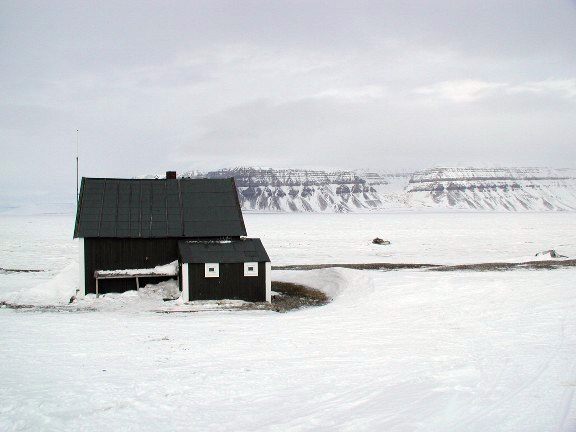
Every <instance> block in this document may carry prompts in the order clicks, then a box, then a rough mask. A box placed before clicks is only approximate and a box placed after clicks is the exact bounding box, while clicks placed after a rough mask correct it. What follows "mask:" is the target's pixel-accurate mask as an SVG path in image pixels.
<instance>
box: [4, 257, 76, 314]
mask: <svg viewBox="0 0 576 432" xmlns="http://www.w3.org/2000/svg"><path fill="white" fill-rule="evenodd" d="M77 287H78V263H77V262H71V263H70V264H68V265H67V266H66V267H64V269H62V271H61V272H60V273H58V274H57V275H56V276H55V277H54V278H52V279H50V280H49V281H47V282H44V283H41V284H39V285H35V286H33V287H31V288H28V289H24V290H22V291H20V292H17V293H13V294H11V295H9V296H8V297H7V299H6V300H7V301H8V302H9V303H13V304H27V305H41V306H46V305H61V304H67V303H69V302H70V298H71V297H72V296H73V295H75V294H76V289H77Z"/></svg>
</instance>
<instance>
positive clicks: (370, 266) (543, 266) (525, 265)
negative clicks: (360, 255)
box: [272, 259, 576, 271]
mask: <svg viewBox="0 0 576 432" xmlns="http://www.w3.org/2000/svg"><path fill="white" fill-rule="evenodd" d="M574 266H576V259H569V260H558V261H553V260H546V261H528V262H521V263H506V262H493V263H479V264H459V265H439V264H402V263H400V264H397V263H366V264H299V265H286V266H273V267H272V269H273V270H318V269H324V268H334V267H340V268H349V269H354V270H384V271H390V270H403V269H423V270H430V271H507V270H516V269H532V270H552V269H556V268H562V267H574Z"/></svg>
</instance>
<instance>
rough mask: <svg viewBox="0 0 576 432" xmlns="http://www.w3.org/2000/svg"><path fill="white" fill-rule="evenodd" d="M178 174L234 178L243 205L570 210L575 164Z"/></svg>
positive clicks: (575, 200)
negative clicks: (565, 166) (403, 170)
mask: <svg viewBox="0 0 576 432" xmlns="http://www.w3.org/2000/svg"><path fill="white" fill-rule="evenodd" d="M182 177H193V178H200V177H204V178H227V177H234V178H235V179H236V185H237V187H238V196H239V198H240V202H241V205H242V208H243V209H244V210H248V211H262V212H363V211H382V210H387V209H408V208H415V209H424V208H438V209H444V208H454V209H471V210H504V211H528V210H544V211H554V210H558V211H563V210H564V211H565V210H576V170H570V169H564V170H562V169H551V168H491V169H484V168H432V169H428V170H424V171H419V172H416V173H400V174H394V173H384V172H377V171H331V172H330V171H320V170H299V169H281V170H278V169H270V168H249V167H243V168H233V169H221V170H218V171H211V172H206V173H202V172H197V171H195V172H187V173H184V174H182Z"/></svg>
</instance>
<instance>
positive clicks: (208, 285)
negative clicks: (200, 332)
mask: <svg viewBox="0 0 576 432" xmlns="http://www.w3.org/2000/svg"><path fill="white" fill-rule="evenodd" d="M188 271H189V277H188V279H189V281H190V301H192V300H223V299H231V300H245V301H258V302H263V301H266V263H263V262H261V263H258V276H244V263H233V264H227V263H221V264H220V277H217V278H207V277H205V276H204V264H189V265H188Z"/></svg>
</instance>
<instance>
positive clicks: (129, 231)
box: [74, 178, 246, 238]
mask: <svg viewBox="0 0 576 432" xmlns="http://www.w3.org/2000/svg"><path fill="white" fill-rule="evenodd" d="M245 235H246V227H245V225H244V219H243V218H242V211H241V210H240V204H239V202H238V193H237V191H236V186H235V184H234V179H231V178H230V179H221V180H220V179H219V180H212V179H210V180H209V179H177V180H175V179H107V178H83V179H82V186H81V189H80V197H79V200H78V209H77V212H76V226H75V228H74V237H113V238H153V237H156V238H160V237H177V238H182V237H239V236H245Z"/></svg>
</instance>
